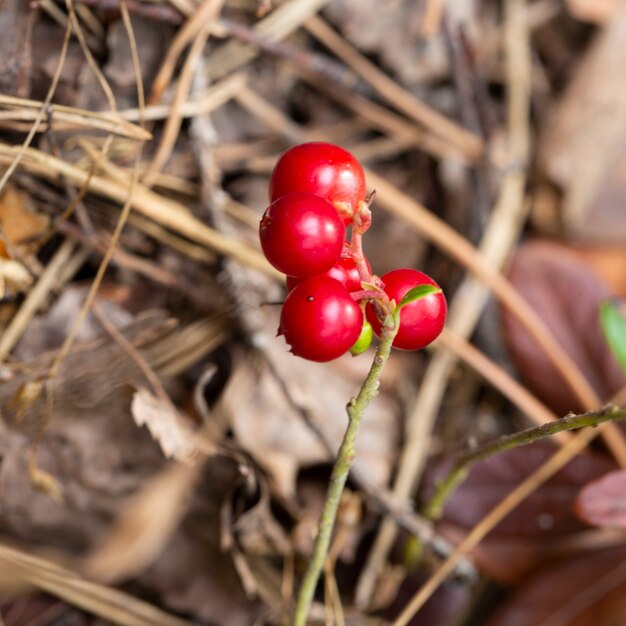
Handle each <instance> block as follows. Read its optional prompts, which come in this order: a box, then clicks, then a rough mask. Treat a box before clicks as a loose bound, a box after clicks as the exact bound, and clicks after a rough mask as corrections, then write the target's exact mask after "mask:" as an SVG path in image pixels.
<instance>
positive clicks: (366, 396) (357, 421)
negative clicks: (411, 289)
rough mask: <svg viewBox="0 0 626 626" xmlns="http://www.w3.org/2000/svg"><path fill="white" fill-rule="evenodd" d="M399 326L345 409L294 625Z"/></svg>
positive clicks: (387, 331) (305, 610)
mask: <svg viewBox="0 0 626 626" xmlns="http://www.w3.org/2000/svg"><path fill="white" fill-rule="evenodd" d="M398 327H399V324H397V323H396V322H395V321H394V319H393V316H391V315H390V316H389V317H388V318H387V320H386V321H385V324H384V325H383V328H382V331H381V337H380V343H379V344H378V348H377V350H376V356H375V357H374V361H373V362H372V367H371V368H370V371H369V373H368V375H367V378H366V379H365V382H364V383H363V385H362V387H361V389H360V391H359V393H358V395H357V396H356V398H352V400H351V401H350V403H349V404H348V407H347V412H348V428H347V429H346V433H345V435H344V437H343V441H342V442H341V446H340V447H339V451H338V453H337V459H336V461H335V465H334V467H333V472H332V474H331V477H330V483H329V485H328V493H327V494H326V501H325V503H324V509H323V511H322V515H321V517H320V522H319V528H318V533H317V538H316V539H315V546H314V548H313V555H312V556H311V560H310V562H309V566H308V568H307V571H306V573H305V575H304V578H303V580H302V584H301V586H300V590H299V593H298V597H297V600H296V607H295V610H294V615H293V621H292V625H293V626H305V624H306V621H307V617H308V615H309V610H310V608H311V602H312V601H313V595H314V594H315V589H316V588H317V583H318V581H319V578H320V574H321V572H322V570H323V568H324V563H325V562H326V557H327V554H328V548H329V546H330V540H331V537H332V532H333V528H334V525H335V520H336V518H337V510H338V508H339V503H340V501H341V494H342V493H343V489H344V486H345V484H346V480H347V479H348V474H349V473H350V469H351V467H352V464H353V463H354V458H355V442H356V437H357V433H358V431H359V427H360V425H361V420H362V418H363V413H364V412H365V409H366V408H367V405H368V404H369V403H370V402H371V400H372V399H373V398H374V397H375V396H376V395H377V393H378V388H379V386H380V375H381V373H382V371H383V368H384V366H385V363H386V362H387V359H388V358H389V353H390V352H391V344H392V343H393V340H394V339H395V336H396V334H397V332H398Z"/></svg>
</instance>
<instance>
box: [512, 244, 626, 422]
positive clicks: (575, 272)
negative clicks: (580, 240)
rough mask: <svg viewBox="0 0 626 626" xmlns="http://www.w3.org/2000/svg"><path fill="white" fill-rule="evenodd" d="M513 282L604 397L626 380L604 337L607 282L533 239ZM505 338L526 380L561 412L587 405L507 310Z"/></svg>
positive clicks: (563, 250) (560, 249) (519, 255)
mask: <svg viewBox="0 0 626 626" xmlns="http://www.w3.org/2000/svg"><path fill="white" fill-rule="evenodd" d="M509 278H510V280H511V282H512V283H513V284H514V285H515V287H516V288H517V289H518V290H519V291H520V293H521V294H522V296H523V297H524V298H525V299H526V300H527V301H528V302H529V304H530V305H531V306H532V307H533V308H534V309H535V310H536V311H537V313H538V314H539V316H540V317H541V318H542V319H543V321H544V322H545V324H546V325H547V326H548V327H549V328H550V330H551V331H552V332H553V333H554V336H555V337H556V339H557V340H558V342H559V343H560V344H561V345H562V346H563V348H564V349H565V350H566V352H567V353H568V354H569V355H570V356H571V357H572V359H573V360H574V361H575V362H576V364H577V365H578V367H579V368H580V369H581V370H582V372H583V373H584V374H585V376H586V377H587V379H588V380H589V382H590V383H591V384H592V385H593V387H594V388H595V389H596V391H597V393H598V395H599V396H600V397H601V398H602V399H608V398H609V397H610V396H611V395H612V394H613V393H615V392H616V391H617V390H618V389H620V388H621V387H622V386H623V385H624V384H625V383H626V379H625V378H624V375H623V374H622V373H621V371H620V370H619V367H618V366H617V364H616V362H615V359H614V358H613V357H612V355H611V354H610V352H609V350H608V347H607V345H606V342H605V341H604V338H603V337H602V333H601V330H600V326H599V322H598V306H599V303H600V302H601V301H602V300H604V299H606V298H607V297H609V296H610V295H611V293H610V291H609V289H608V287H607V286H606V285H605V284H604V282H603V281H602V280H601V279H600V278H599V277H598V276H597V275H596V274H595V273H594V272H593V271H592V270H591V269H590V268H589V266H588V265H587V264H586V263H584V262H583V261H581V259H580V258H579V257H578V256H577V255H576V254H574V253H573V252H571V251H570V250H569V249H568V248H567V247H566V246H562V245H557V244H553V243H548V242H545V241H534V242H531V243H528V244H525V245H523V246H522V247H520V248H519V249H518V251H517V252H516V254H515V256H514V258H513V262H512V264H511V268H510V271H509ZM503 324H504V334H505V340H506V342H507V344H508V346H509V350H510V353H511V356H512V358H513V360H514V361H515V364H516V365H517V367H518V368H519V370H520V374H521V375H522V377H523V378H524V380H525V382H526V383H527V384H528V386H529V387H530V388H531V389H532V391H533V392H534V393H536V394H537V395H538V396H539V397H540V398H541V399H542V400H543V401H544V402H545V403H546V404H548V405H549V406H550V407H551V408H552V409H554V410H555V411H556V412H557V413H559V414H565V413H567V412H568V411H580V410H582V409H583V408H584V407H582V406H581V405H580V402H579V401H578V399H577V398H576V397H575V395H574V394H573V392H572V390H571V389H570V388H569V386H568V385H567V384H566V383H565V382H564V381H563V379H562V378H561V376H560V375H559V374H558V372H557V371H556V369H555V368H554V366H553V365H552V362H551V361H550V360H549V359H548V358H547V357H546V355H545V353H544V351H543V350H542V349H541V348H540V347H539V345H538V344H537V343H536V341H535V340H534V339H533V338H532V337H531V336H530V335H529V333H528V332H527V331H526V329H525V328H524V327H523V326H522V325H521V324H520V322H519V320H518V319H517V318H516V317H515V316H513V315H512V314H511V313H510V312H508V311H506V310H504V311H503Z"/></svg>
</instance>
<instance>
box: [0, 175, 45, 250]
mask: <svg viewBox="0 0 626 626" xmlns="http://www.w3.org/2000/svg"><path fill="white" fill-rule="evenodd" d="M49 221H50V220H49V218H48V216H47V215H42V214H40V213H36V212H35V209H34V206H33V202H32V201H31V199H30V197H29V196H28V194H26V193H24V192H23V191H20V190H19V189H15V188H14V187H12V186H11V185H7V186H6V188H5V190H4V192H3V194H2V196H0V227H1V228H2V232H3V233H4V234H5V236H6V238H7V241H8V242H9V244H10V245H13V246H15V245H18V244H20V243H23V242H25V241H28V240H29V239H31V238H33V237H36V236H37V235H41V234H42V233H43V232H44V231H45V230H46V228H47V227H48V223H49ZM2 254H3V255H4V256H6V251H5V250H4V246H2Z"/></svg>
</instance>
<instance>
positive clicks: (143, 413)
mask: <svg viewBox="0 0 626 626" xmlns="http://www.w3.org/2000/svg"><path fill="white" fill-rule="evenodd" d="M131 412H132V414H133V419H134V420H135V422H136V424H137V426H140V427H141V426H146V427H147V428H148V430H149V431H150V434H151V435H152V438H153V439H154V440H155V441H157V442H158V444H159V445H160V446H161V450H162V451H163V454H164V455H165V457H166V458H168V459H175V460H176V461H179V462H181V463H184V464H186V465H192V464H193V463H194V462H195V461H196V459H197V456H198V453H199V450H198V448H197V446H196V439H195V433H194V430H193V428H192V427H191V424H190V423H188V421H187V420H186V419H185V418H184V417H183V416H182V415H181V414H180V413H179V412H178V410H177V409H176V407H175V406H174V405H173V404H172V402H171V401H169V399H164V398H158V397H156V396H155V395H153V394H152V393H150V392H149V391H148V390H147V389H143V388H142V389H139V390H138V391H136V392H135V394H134V395H133V402H132V405H131Z"/></svg>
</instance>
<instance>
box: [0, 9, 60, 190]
mask: <svg viewBox="0 0 626 626" xmlns="http://www.w3.org/2000/svg"><path fill="white" fill-rule="evenodd" d="M0 8H1V7H0ZM71 35H72V28H71V26H70V24H69V23H68V24H67V27H66V29H65V35H64V37H63V46H62V48H61V53H60V55H59V62H58V63H57V66H56V69H55V70H54V76H53V77H52V82H51V83H50V87H49V88H48V93H47V94H46V97H45V99H44V101H43V102H42V103H41V108H40V109H39V113H38V114H37V117H36V118H35V120H34V121H33V125H32V127H31V129H30V131H29V133H28V135H26V138H25V139H24V142H23V143H22V145H21V147H20V149H19V150H17V151H16V152H15V154H14V156H13V159H12V160H11V162H10V163H9V167H7V169H6V171H5V172H4V173H3V174H2V178H0V191H2V190H3V189H4V186H5V185H6V184H7V181H8V180H9V178H10V177H11V175H12V174H13V172H14V171H15V168H16V167H17V166H18V165H19V162H20V160H21V159H22V157H23V156H24V154H25V153H26V150H27V149H28V146H29V145H30V144H31V142H32V140H33V137H34V136H35V134H36V133H37V129H38V128H39V125H40V124H41V122H43V120H44V117H45V116H46V112H47V110H48V107H49V106H50V103H51V102H52V98H53V97H54V92H55V91H56V88H57V85H58V84H59V81H60V80H61V71H62V70H63V65H64V64H65V58H66V57H67V50H68V46H69V43H70V37H71Z"/></svg>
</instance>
